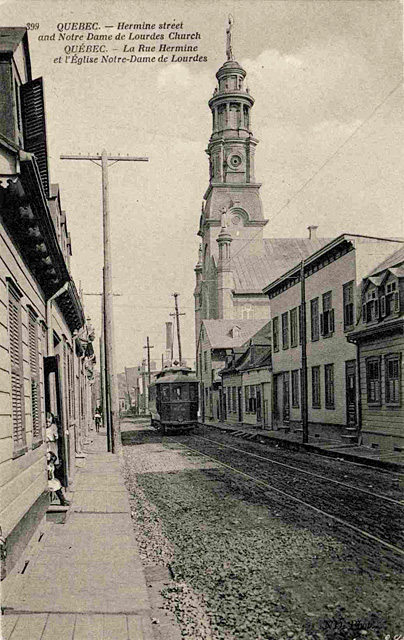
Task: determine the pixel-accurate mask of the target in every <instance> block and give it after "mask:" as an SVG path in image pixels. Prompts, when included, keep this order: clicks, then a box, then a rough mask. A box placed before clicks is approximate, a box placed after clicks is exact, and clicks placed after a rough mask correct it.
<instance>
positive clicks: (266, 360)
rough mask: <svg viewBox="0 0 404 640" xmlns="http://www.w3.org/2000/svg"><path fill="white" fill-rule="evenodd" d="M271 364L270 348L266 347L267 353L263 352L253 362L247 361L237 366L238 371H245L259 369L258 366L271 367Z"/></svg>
mask: <svg viewBox="0 0 404 640" xmlns="http://www.w3.org/2000/svg"><path fill="white" fill-rule="evenodd" d="M271 366H272V352H271V349H270V348H268V351H267V353H264V354H263V355H262V356H260V357H259V358H257V360H254V361H253V362H251V361H248V362H245V363H244V364H242V365H241V366H240V367H239V371H247V370H248V369H259V368H260V367H271Z"/></svg>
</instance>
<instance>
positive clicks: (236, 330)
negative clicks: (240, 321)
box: [230, 326, 241, 338]
mask: <svg viewBox="0 0 404 640" xmlns="http://www.w3.org/2000/svg"><path fill="white" fill-rule="evenodd" d="M230 333H231V337H232V338H239V337H240V335H241V330H240V327H237V326H234V327H233V328H232V330H231V331H230Z"/></svg>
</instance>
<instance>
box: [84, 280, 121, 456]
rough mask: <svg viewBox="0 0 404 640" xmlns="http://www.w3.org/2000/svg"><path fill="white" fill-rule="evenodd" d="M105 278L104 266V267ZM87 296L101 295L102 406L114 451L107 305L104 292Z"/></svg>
mask: <svg viewBox="0 0 404 640" xmlns="http://www.w3.org/2000/svg"><path fill="white" fill-rule="evenodd" d="M102 271H103V278H104V268H103V270H102ZM83 295H85V296H100V297H101V337H100V379H101V388H102V394H101V407H102V424H103V425H104V427H105V429H106V431H107V451H112V433H111V412H110V406H111V398H110V394H109V382H108V379H107V369H108V367H107V356H106V352H105V307H104V294H103V293H94V292H87V293H84V294H83ZM113 296H114V298H115V297H116V296H118V297H119V296H122V293H114V294H113Z"/></svg>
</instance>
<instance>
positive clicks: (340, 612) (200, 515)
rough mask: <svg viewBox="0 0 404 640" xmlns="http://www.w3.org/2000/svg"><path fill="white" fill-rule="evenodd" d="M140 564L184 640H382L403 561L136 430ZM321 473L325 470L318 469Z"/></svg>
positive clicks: (394, 620)
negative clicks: (152, 576)
mask: <svg viewBox="0 0 404 640" xmlns="http://www.w3.org/2000/svg"><path fill="white" fill-rule="evenodd" d="M123 429H124V431H125V432H124V434H123V441H124V443H125V442H126V441H127V442H129V441H130V443H131V444H130V445H128V446H125V447H124V459H125V474H126V481H127V486H128V488H129V490H130V492H131V496H132V498H131V506H132V517H133V521H134V526H135V531H136V533H137V537H138V540H139V545H140V552H141V557H142V560H143V562H144V563H145V565H146V566H149V567H152V566H155V565H157V566H159V565H160V566H166V567H168V568H169V570H170V573H171V580H169V581H168V582H166V584H165V586H164V588H163V596H164V600H163V603H164V604H163V605H162V606H164V607H166V608H168V609H170V610H171V611H172V612H174V613H175V615H176V618H177V620H178V621H179V623H180V626H181V629H182V634H183V636H184V637H189V638H195V639H196V638H207V639H210V638H212V639H215V640H216V639H219V638H226V639H229V640H230V639H237V640H264V639H265V640H266V639H268V640H271V639H274V640H275V639H277V640H278V639H279V640H280V639H283V638H295V639H296V640H310V639H314V638H316V639H318V640H320V639H321V640H349V639H351V640H353V639H354V638H358V637H367V638H369V639H371V640H384V637H385V636H386V635H387V634H389V633H390V634H391V635H392V636H394V634H398V633H400V628H402V622H401V623H400V620H401V621H402V620H403V611H402V586H401V583H400V570H401V571H402V560H401V559H400V558H399V557H397V556H395V555H394V554H393V553H390V552H389V551H388V550H386V551H385V550H383V549H382V548H380V547H377V545H375V544H374V543H373V542H372V541H367V540H363V539H361V538H360V536H358V535H355V534H352V532H350V531H349V530H348V531H347V530H346V529H344V527H343V526H339V525H335V524H334V523H332V522H331V523H330V522H328V521H327V520H326V519H324V518H322V517H321V516H319V515H317V514H314V515H313V513H312V512H311V513H310V512H308V511H307V510H305V509H303V508H296V507H295V506H293V505H291V504H290V503H288V501H287V500H286V499H284V498H282V497H280V496H276V495H274V494H271V493H270V492H268V491H265V490H264V489H260V488H257V486H256V485H255V486H254V485H253V484H252V483H251V482H249V481H248V480H247V479H243V478H240V476H236V475H235V474H234V473H233V472H232V471H230V470H227V469H224V468H223V467H221V466H220V465H218V464H216V463H215V462H212V461H210V460H208V459H207V458H206V457H203V456H201V455H199V454H197V453H193V452H190V451H189V450H188V449H187V447H186V446H185V444H184V443H185V442H188V443H189V444H190V446H191V447H192V446H193V445H192V444H191V439H192V437H191V438H190V439H189V440H185V439H183V442H180V441H179V440H180V439H179V438H175V439H173V438H171V439H170V438H164V437H161V436H160V435H159V434H157V433H156V432H154V431H152V430H150V429H149V428H148V427H147V425H146V424H143V425H138V426H135V425H129V424H127V425H124V427H123ZM323 462H324V465H327V464H329V462H330V461H329V460H327V459H325V460H324V461H323Z"/></svg>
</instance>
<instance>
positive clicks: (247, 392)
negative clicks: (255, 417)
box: [244, 384, 250, 413]
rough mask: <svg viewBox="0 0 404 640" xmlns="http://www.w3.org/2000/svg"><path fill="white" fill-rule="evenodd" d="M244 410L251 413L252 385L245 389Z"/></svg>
mask: <svg viewBox="0 0 404 640" xmlns="http://www.w3.org/2000/svg"><path fill="white" fill-rule="evenodd" d="M244 410H245V412H246V413H250V385H248V384H247V385H246V386H245V387H244Z"/></svg>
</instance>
